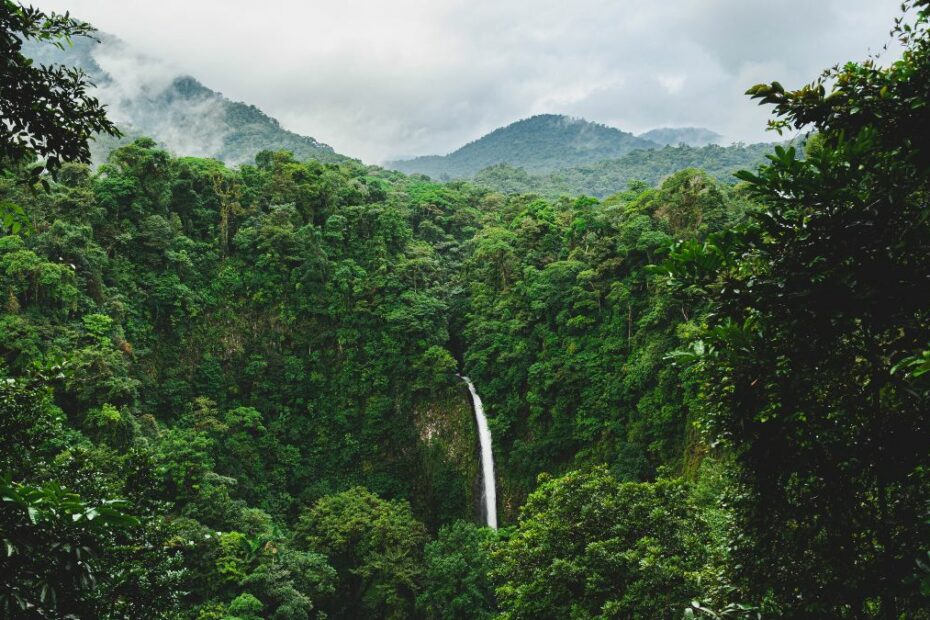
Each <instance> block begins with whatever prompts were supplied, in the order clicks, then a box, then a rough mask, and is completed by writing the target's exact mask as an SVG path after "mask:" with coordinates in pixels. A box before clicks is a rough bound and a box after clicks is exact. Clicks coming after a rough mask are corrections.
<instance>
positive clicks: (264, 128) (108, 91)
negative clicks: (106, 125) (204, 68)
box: [24, 33, 348, 165]
mask: <svg viewBox="0 0 930 620" xmlns="http://www.w3.org/2000/svg"><path fill="white" fill-rule="evenodd" d="M97 36H98V38H100V42H99V43H98V42H97V41H93V40H90V39H77V40H75V41H74V45H73V46H72V47H66V48H65V49H64V50H59V49H57V48H56V47H54V46H52V45H49V44H38V43H31V42H30V43H27V45H25V46H24V50H25V52H26V54H27V55H29V56H30V57H32V58H33V59H34V60H35V61H36V62H38V63H42V64H50V63H55V64H66V65H72V66H77V67H80V68H82V69H84V71H86V72H87V73H88V74H89V75H90V77H91V79H92V80H93V82H94V83H95V84H96V88H95V89H94V90H95V95H96V96H97V97H98V98H99V99H100V100H101V101H102V102H103V103H105V104H107V106H108V112H109V115H110V118H111V119H112V120H113V121H114V122H116V123H117V125H118V126H119V127H120V128H121V129H122V130H123V132H124V133H125V134H126V137H125V138H123V139H122V140H114V139H112V138H109V137H106V136H102V137H100V138H99V139H98V140H97V142H96V143H95V144H93V145H92V148H91V151H92V152H93V155H94V159H95V161H98V162H99V161H102V160H104V159H105V158H106V155H107V154H108V153H109V151H110V150H111V149H112V148H113V147H115V146H117V145H118V144H120V143H123V142H126V141H128V140H130V139H132V138H134V137H137V136H140V135H146V136H149V137H151V138H154V139H155V140H156V141H158V142H159V143H161V144H162V145H163V146H165V147H166V148H167V149H168V150H170V151H172V152H173V153H175V154H176V155H194V156H199V157H213V158H216V159H220V160H222V161H224V162H226V163H227V164H230V165H235V164H240V163H244V162H250V161H252V160H253V159H254V157H255V154H256V153H258V152H259V151H262V150H266V149H268V150H281V149H284V150H288V151H291V152H292V153H294V155H295V156H296V157H297V158H298V159H317V160H320V161H327V162H334V161H342V160H345V159H348V158H347V157H345V156H343V155H340V154H338V153H336V152H335V151H334V150H333V148H332V147H330V146H328V145H326V144H323V143H321V142H318V141H316V140H314V139H313V138H310V137H307V136H302V135H299V134H296V133H294V132H292V131H288V130H286V129H284V128H283V127H281V125H280V123H278V121H277V120H275V119H274V118H271V117H270V116H268V115H267V114H265V113H264V112H262V111H261V110H259V109H258V108H256V107H255V106H253V105H248V104H245V103H241V102H237V101H231V100H229V99H227V98H226V97H224V96H223V95H222V94H221V93H218V92H216V91H214V90H211V89H209V88H207V87H206V86H204V85H203V84H201V83H200V82H199V81H197V80H196V79H194V78H193V77H191V76H188V75H184V74H182V73H179V72H178V71H177V70H174V69H173V68H171V67H170V66H169V65H167V64H166V63H163V62H160V61H158V60H156V59H152V58H148V57H145V56H142V55H140V54H137V53H135V52H133V51H132V50H130V49H129V48H128V47H127V46H126V45H125V44H124V43H123V42H122V41H120V40H119V39H117V38H115V37H112V36H108V35H101V34H99V33H98V35H97Z"/></svg>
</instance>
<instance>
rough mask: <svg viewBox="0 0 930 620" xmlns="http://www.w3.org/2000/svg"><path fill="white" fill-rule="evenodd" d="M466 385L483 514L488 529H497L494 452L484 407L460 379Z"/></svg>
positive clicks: (471, 385)
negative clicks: (474, 431) (474, 424)
mask: <svg viewBox="0 0 930 620" xmlns="http://www.w3.org/2000/svg"><path fill="white" fill-rule="evenodd" d="M462 380H463V381H465V383H467V384H468V391H469V392H471V399H472V402H473V403H474V407H475V421H476V422H477V423H478V443H479V444H480V446H481V474H482V477H483V480H484V485H483V489H484V512H485V514H486V515H487V520H488V527H493V528H494V529H495V530H496V529H497V489H496V488H495V486H494V452H493V451H492V448H491V429H490V428H488V419H487V418H486V417H484V405H482V404H481V398H480V397H479V396H478V392H477V390H475V384H474V383H472V382H471V379H469V378H468V377H462Z"/></svg>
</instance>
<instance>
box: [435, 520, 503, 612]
mask: <svg viewBox="0 0 930 620" xmlns="http://www.w3.org/2000/svg"><path fill="white" fill-rule="evenodd" d="M493 540H494V535H493V532H492V531H491V530H489V529H487V528H479V527H477V526H475V525H474V524H472V523H468V522H466V521H456V522H454V523H452V524H451V525H444V526H443V527H442V528H441V529H440V530H439V534H438V536H437V537H436V540H434V541H432V542H429V543H427V544H426V548H425V551H424V558H423V563H424V567H425V568H424V577H423V583H424V586H423V591H422V592H421V593H420V595H419V596H418V597H417V609H418V610H419V611H420V612H421V613H422V614H424V615H425V616H426V617H427V618H433V619H437V620H464V619H466V618H478V619H481V618H492V617H494V615H495V613H496V603H495V599H494V588H493V587H492V584H491V569H492V568H493V563H492V562H491V555H490V550H491V544H492V542H493Z"/></svg>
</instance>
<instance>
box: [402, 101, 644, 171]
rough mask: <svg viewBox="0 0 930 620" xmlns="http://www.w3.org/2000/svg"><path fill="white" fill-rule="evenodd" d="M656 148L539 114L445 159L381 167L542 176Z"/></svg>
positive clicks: (629, 136) (615, 132)
mask: <svg viewBox="0 0 930 620" xmlns="http://www.w3.org/2000/svg"><path fill="white" fill-rule="evenodd" d="M657 146H658V144H656V143H655V142H650V141H649V140H645V139H642V138H637V137H636V136H634V135H633V134H631V133H627V132H624V131H620V130H619V129H616V128H614V127H608V126H606V125H601V124H599V123H592V122H590V121H586V120H584V119H580V118H571V117H568V116H563V115H560V114H539V115H537V116H532V117H530V118H525V119H523V120H520V121H517V122H515V123H511V124H510V125H507V126H506V127H501V128H499V129H495V130H494V131H492V132H491V133H489V134H487V135H485V136H482V137H481V138H478V139H477V140H475V141H473V142H469V143H468V144H466V145H465V146H463V147H461V148H459V149H457V150H455V151H454V152H452V153H449V154H448V155H428V156H424V157H416V158H414V159H408V160H402V161H393V162H388V163H387V164H386V165H387V166H388V167H390V168H394V169H396V170H400V171H401V172H406V173H408V174H413V173H418V174H425V175H427V176H430V177H433V178H436V179H446V180H448V179H460V178H465V177H470V176H472V175H474V174H475V173H476V172H478V171H479V170H481V169H483V168H487V167H488V166H493V165H496V164H501V163H507V164H510V165H513V166H517V167H521V168H525V169H526V170H531V171H534V172H546V171H549V170H554V169H556V168H564V167H567V166H572V165H575V164H581V163H587V162H595V161H600V160H602V159H608V158H612V157H620V156H621V155H625V154H627V153H629V152H630V151H634V150H637V149H651V148H656V147H657Z"/></svg>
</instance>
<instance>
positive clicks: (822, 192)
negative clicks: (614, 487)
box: [667, 1, 930, 619]
mask: <svg viewBox="0 0 930 620" xmlns="http://www.w3.org/2000/svg"><path fill="white" fill-rule="evenodd" d="M907 7H909V8H911V9H913V10H912V11H911V13H910V14H909V15H907V16H906V19H905V21H904V22H901V23H900V24H899V28H898V30H897V33H898V34H899V36H900V37H901V39H902V41H903V42H904V44H905V51H904V53H903V55H902V58H901V60H899V61H896V62H894V63H892V64H891V65H890V66H888V67H881V66H879V65H877V64H876V63H875V62H874V61H872V60H869V61H866V62H863V63H850V64H847V65H845V66H842V67H838V68H835V69H833V70H830V71H828V72H827V73H826V74H825V75H824V76H823V77H822V78H821V79H820V80H819V81H817V82H815V83H813V84H810V85H808V86H805V87H803V88H801V89H799V90H795V91H788V90H785V89H784V88H783V87H782V86H781V85H780V84H778V83H777V82H773V83H772V84H768V85H759V86H756V87H754V88H752V89H751V90H750V91H749V93H750V94H751V95H752V96H753V97H755V98H758V99H760V100H761V102H762V103H768V104H772V105H774V107H775V114H776V119H775V120H774V121H773V125H774V126H775V127H777V128H790V129H792V130H808V131H815V132H816V133H817V136H818V137H817V140H816V144H815V148H811V149H809V151H808V153H807V156H806V158H799V157H798V153H797V152H796V151H795V150H794V149H793V148H777V149H776V151H775V153H774V154H773V155H771V156H770V157H769V160H770V161H769V163H768V165H766V166H763V167H761V168H760V169H759V170H758V171H757V172H755V173H749V172H746V173H742V174H741V175H740V176H741V178H742V179H743V180H745V181H746V182H747V183H748V190H749V191H750V192H751V193H752V195H753V196H755V198H756V199H757V200H759V201H760V202H761V203H762V204H763V205H764V210H763V211H762V212H760V213H759V214H758V215H757V216H756V217H754V218H753V220H752V223H751V224H750V225H749V226H748V227H746V228H745V229H743V230H742V231H740V232H739V233H732V234H720V235H717V236H715V237H712V239H711V240H710V241H709V242H708V243H706V244H699V243H696V242H694V243H687V244H684V245H682V246H681V247H679V248H678V249H677V250H676V252H675V253H674V254H673V256H672V258H671V260H670V261H669V264H668V265H667V267H668V270H669V271H671V272H672V273H673V274H675V275H676V277H678V278H679V280H680V281H682V282H683V283H685V284H687V285H689V286H690V287H691V290H692V291H693V290H695V289H696V288H698V289H701V290H702V291H703V292H704V294H706V295H707V296H708V297H709V298H710V299H711V300H712V307H711V313H710V314H709V316H708V319H707V328H706V330H704V333H703V335H702V338H701V341H700V342H698V343H696V345H695V348H694V351H695V354H696V355H695V358H696V359H698V360H699V363H700V366H699V369H700V370H701V372H702V374H703V392H704V395H705V398H706V400H707V408H706V412H705V414H704V416H703V417H704V423H705V425H706V428H707V429H708V431H709V433H710V439H711V440H712V441H719V442H722V445H725V446H727V447H728V448H729V450H730V451H731V452H732V454H733V455H734V456H735V460H736V471H735V475H736V480H737V484H736V486H735V488H734V489H733V491H732V505H733V507H734V510H735V515H736V527H737V530H736V533H735V536H734V540H733V555H732V565H731V567H730V568H731V573H732V575H733V578H734V579H735V581H736V583H737V584H738V586H739V587H740V588H741V593H742V596H743V600H752V601H754V602H764V601H765V602H768V604H770V605H771V607H772V608H773V609H774V610H775V612H774V613H777V614H778V615H779V616H780V617H786V618H810V617H832V618H863V617H881V618H889V619H890V618H899V617H908V618H919V617H926V616H925V614H926V609H927V601H926V598H921V596H920V595H919V593H918V591H917V581H916V580H914V579H913V578H912V575H913V573H914V570H915V561H916V559H917V557H918V555H919V553H920V550H921V549H926V548H927V546H928V543H930V529H928V526H927V523H926V520H925V519H924V518H923V516H924V515H925V514H926V510H927V506H928V502H930V484H928V478H927V472H928V471H930V453H928V451H927V446H928V445H930V426H928V425H927V411H928V409H927V403H928V401H927V398H926V396H927V394H926V392H925V391H924V389H923V386H921V385H920V384H919V381H920V377H919V376H917V375H915V373H909V372H907V371H906V370H905V368H906V367H910V366H909V363H910V362H909V361H908V360H911V361H913V360H916V359H919V357H920V354H921V351H924V350H925V349H926V344H927V342H930V315H928V308H930V289H928V287H927V286H925V283H926V282H927V281H928V279H930V268H928V263H927V260H926V247H927V240H928V239H930V224H928V221H930V219H928V213H930V211H928V205H927V196H928V191H930V183H928V180H930V149H928V147H927V144H926V141H924V140H922V139H920V138H918V136H922V135H924V134H926V133H927V132H928V129H930V126H928V124H930V116H928V114H927V106H928V105H930V91H928V89H927V85H928V83H930V32H928V19H930V7H928V3H926V2H923V1H920V2H910V3H906V8H907ZM828 85H829V86H830V88H832V91H831V92H829V93H828V92H827V88H828ZM917 363H918V365H919V362H917Z"/></svg>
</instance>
